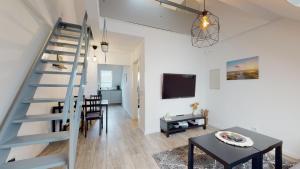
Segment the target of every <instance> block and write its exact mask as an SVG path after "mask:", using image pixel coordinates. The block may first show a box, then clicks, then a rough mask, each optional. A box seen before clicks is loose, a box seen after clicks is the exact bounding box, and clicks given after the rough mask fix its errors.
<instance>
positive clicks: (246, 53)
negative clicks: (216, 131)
mask: <svg viewBox="0 0 300 169" xmlns="http://www.w3.org/2000/svg"><path fill="white" fill-rule="evenodd" d="M299 27H300V24H299V23H296V22H293V21H289V20H279V21H276V22H273V23H271V24H268V25H266V26H264V27H261V28H259V29H256V30H254V31H251V32H249V33H247V34H244V35H241V36H239V37H237V38H234V39H232V40H230V41H225V42H223V43H220V44H219V45H217V46H216V47H215V48H212V49H208V51H207V54H208V56H207V59H208V66H209V67H208V70H207V73H208V71H209V69H215V68H220V69H221V89H220V90H209V91H208V98H207V103H208V109H209V110H210V115H209V124H210V125H213V126H216V127H218V128H228V127H232V126H242V127H246V128H249V129H253V128H256V130H257V131H258V132H261V133H264V134H267V135H270V136H273V137H275V138H279V139H282V140H283V149H284V153H286V154H287V155H290V156H292V157H295V158H298V159H299V158H300V135H299V119H300V113H299V111H300V107H299V105H300V99H299V97H300V76H299V74H300V66H299V65H300V57H299V54H300V52H299V44H300V39H299V34H300V30H299ZM251 56H259V69H260V79H259V80H234V81H227V80H226V62H227V61H229V60H234V59H240V58H245V57H251Z"/></svg>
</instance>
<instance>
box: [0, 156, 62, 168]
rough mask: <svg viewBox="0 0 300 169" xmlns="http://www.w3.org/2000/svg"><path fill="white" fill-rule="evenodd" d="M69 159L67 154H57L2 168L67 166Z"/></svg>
mask: <svg viewBox="0 0 300 169" xmlns="http://www.w3.org/2000/svg"><path fill="white" fill-rule="evenodd" d="M67 162H68V157H67V155H65V154H56V155H49V156H43V157H36V158H31V159H26V160H20V161H15V162H10V163H6V164H4V165H2V166H0V168H1V169H24V168H26V169H41V168H54V167H60V166H65V165H67V164H68V163H67Z"/></svg>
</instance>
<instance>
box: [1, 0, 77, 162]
mask: <svg viewBox="0 0 300 169" xmlns="http://www.w3.org/2000/svg"><path fill="white" fill-rule="evenodd" d="M74 9H75V5H74V2H73V1H72V0H68V1H60V0H53V1H48V0H42V1H40V0H28V1H23V0H9V1H1V6H0V13H1V15H0V22H1V23H2V26H1V27H0V48H1V49H0V55H1V62H0V64H1V66H0V80H1V81H2V82H3V83H1V84H0V90H1V95H0V102H1V106H0V123H1V122H2V120H3V119H4V117H5V115H6V113H7V111H8V108H9V106H10V105H11V103H12V101H13V98H14V97H15V95H16V93H17V92H18V89H19V88H20V86H21V84H22V82H23V80H24V78H25V75H26V74H27V72H28V71H29V68H30V67H31V64H32V63H33V60H34V59H35V58H36V57H37V56H38V54H39V52H40V50H41V49H42V47H43V44H44V43H45V40H46V38H47V36H48V35H49V33H50V31H51V29H52V27H53V25H54V23H55V22H56V21H57V19H58V17H60V16H61V17H62V18H63V19H64V20H65V21H68V22H75V23H77V22H78V21H79V20H80V21H81V17H82V15H80V19H78V18H77V15H76V13H75V10H74ZM44 80H45V79H42V81H44ZM44 82H47V81H44ZM48 82H49V81H48ZM41 93H43V94H45V93H47V94H50V97H51V96H52V97H54V96H56V95H55V93H57V92H54V93H49V92H47V91H45V90H44V91H37V94H36V96H37V95H40V94H41ZM50 106H51V105H45V104H44V105H43V104H42V105H35V106H31V107H30V109H29V114H37V113H40V114H41V113H49V112H50ZM48 128H49V125H48V124H47V123H36V124H34V125H23V126H22V128H21V130H20V132H19V135H24V134H34V133H41V132H48ZM44 146H45V145H40V146H39V145H37V146H27V147H22V148H18V149H14V150H13V151H12V153H11V154H10V157H15V158H16V159H17V160H19V159H23V158H29V157H32V156H35V155H37V154H38V153H39V152H40V151H41V150H42V149H43V147H44ZM20 152H22V153H20Z"/></svg>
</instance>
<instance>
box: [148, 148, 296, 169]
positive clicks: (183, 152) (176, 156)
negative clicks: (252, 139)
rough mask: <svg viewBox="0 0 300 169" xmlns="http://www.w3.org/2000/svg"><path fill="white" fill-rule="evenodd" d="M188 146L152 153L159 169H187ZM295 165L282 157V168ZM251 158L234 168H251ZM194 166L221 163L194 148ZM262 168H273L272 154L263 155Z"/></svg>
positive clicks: (202, 168) (210, 168)
mask: <svg viewBox="0 0 300 169" xmlns="http://www.w3.org/2000/svg"><path fill="white" fill-rule="evenodd" d="M187 155H188V146H183V147H178V148H175V149H173V150H170V151H164V152H160V153H157V154H154V155H153V158H154V159H155V161H156V162H157V164H158V166H159V167H160V168H161V169H187V163H188V158H187ZM293 165H295V164H294V163H293V162H291V161H289V160H287V159H283V169H288V168H291V167H292V166H293ZM251 167H252V166H251V160H250V161H248V162H247V163H245V164H241V165H239V166H236V167H235V169H251ZM194 168H195V169H222V168H224V167H223V165H222V164H221V163H219V162H216V161H215V160H214V159H213V158H211V157H210V156H208V155H207V154H205V153H204V152H202V151H201V150H199V149H198V148H195V150H194ZM263 168H264V169H274V168H275V167H274V155H272V154H266V155H264V162H263Z"/></svg>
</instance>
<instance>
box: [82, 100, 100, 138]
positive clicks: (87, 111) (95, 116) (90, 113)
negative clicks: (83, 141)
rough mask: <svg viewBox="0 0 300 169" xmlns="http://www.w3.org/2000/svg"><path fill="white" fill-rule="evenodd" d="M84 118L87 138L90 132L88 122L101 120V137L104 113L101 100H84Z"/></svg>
mask: <svg viewBox="0 0 300 169" xmlns="http://www.w3.org/2000/svg"><path fill="white" fill-rule="evenodd" d="M83 108H84V117H83V125H84V129H85V132H84V135H85V137H86V134H87V131H88V125H89V124H88V122H91V121H93V120H99V135H101V131H102V129H103V111H102V106H101V99H99V98H92V99H85V100H84V105H83Z"/></svg>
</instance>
